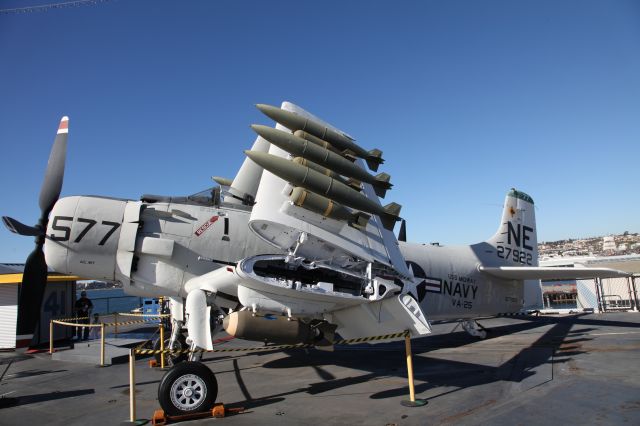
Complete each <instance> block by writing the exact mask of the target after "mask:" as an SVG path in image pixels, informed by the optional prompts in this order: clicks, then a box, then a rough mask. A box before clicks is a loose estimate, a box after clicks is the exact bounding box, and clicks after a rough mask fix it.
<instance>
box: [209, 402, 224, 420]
mask: <svg viewBox="0 0 640 426" xmlns="http://www.w3.org/2000/svg"><path fill="white" fill-rule="evenodd" d="M211 415H212V416H213V417H215V418H216V419H221V418H223V417H224V405H223V404H216V405H215V407H213V410H211Z"/></svg>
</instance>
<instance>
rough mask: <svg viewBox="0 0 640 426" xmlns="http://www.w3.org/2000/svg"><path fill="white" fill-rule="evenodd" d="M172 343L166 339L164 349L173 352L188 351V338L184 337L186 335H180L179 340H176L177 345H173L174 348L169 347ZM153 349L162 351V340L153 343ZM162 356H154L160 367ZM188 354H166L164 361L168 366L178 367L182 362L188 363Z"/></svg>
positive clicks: (169, 339)
mask: <svg viewBox="0 0 640 426" xmlns="http://www.w3.org/2000/svg"><path fill="white" fill-rule="evenodd" d="M170 342H171V338H168V339H165V340H164V348H165V349H170V350H172V351H178V350H182V349H188V346H187V341H186V338H185V337H184V334H178V338H177V339H176V341H175V343H174V344H173V347H171V348H170V347H169V343H170ZM153 349H154V350H156V351H159V350H160V339H157V340H156V341H155V342H154V343H153ZM161 356H162V355H161V354H154V355H153V357H154V358H155V359H156V362H157V363H158V365H160V357H161ZM188 356H189V355H188V354H186V353H184V354H166V355H165V358H164V361H165V363H168V365H176V364H179V363H181V362H182V361H186V360H187V358H188Z"/></svg>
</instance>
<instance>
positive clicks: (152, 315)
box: [118, 312, 171, 318]
mask: <svg viewBox="0 0 640 426" xmlns="http://www.w3.org/2000/svg"><path fill="white" fill-rule="evenodd" d="M118 315H122V316H129V317H149V318H168V317H170V316H171V314H161V315H156V314H138V313H131V314H127V313H121V312H118Z"/></svg>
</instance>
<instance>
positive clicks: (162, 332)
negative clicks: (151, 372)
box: [160, 321, 164, 368]
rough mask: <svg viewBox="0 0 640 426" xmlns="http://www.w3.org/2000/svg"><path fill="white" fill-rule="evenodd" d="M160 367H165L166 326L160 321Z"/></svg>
mask: <svg viewBox="0 0 640 426" xmlns="http://www.w3.org/2000/svg"><path fill="white" fill-rule="evenodd" d="M160 368H164V326H163V324H162V321H160Z"/></svg>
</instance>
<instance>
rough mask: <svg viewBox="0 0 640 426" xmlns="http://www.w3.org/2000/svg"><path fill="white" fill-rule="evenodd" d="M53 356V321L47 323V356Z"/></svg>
mask: <svg viewBox="0 0 640 426" xmlns="http://www.w3.org/2000/svg"><path fill="white" fill-rule="evenodd" d="M51 354H53V320H51V321H49V355H51Z"/></svg>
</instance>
